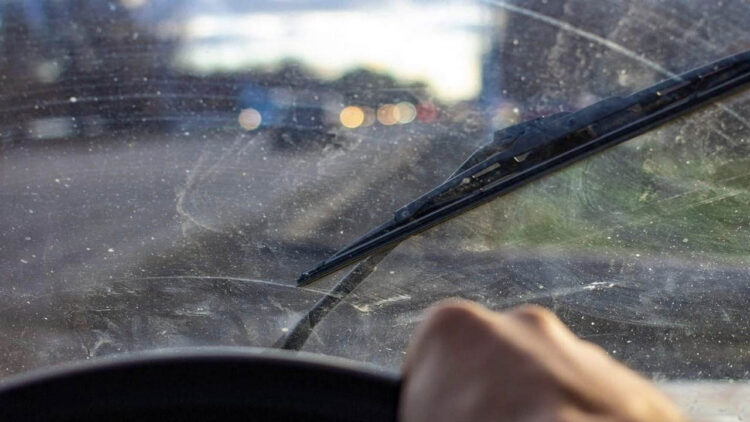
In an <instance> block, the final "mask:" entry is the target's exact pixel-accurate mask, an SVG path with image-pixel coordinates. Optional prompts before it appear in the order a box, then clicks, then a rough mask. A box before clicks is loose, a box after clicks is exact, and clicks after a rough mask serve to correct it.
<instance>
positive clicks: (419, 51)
mask: <svg viewBox="0 0 750 422" xmlns="http://www.w3.org/2000/svg"><path fill="white" fill-rule="evenodd" d="M189 4H190V6H188V10H187V11H183V13H182V18H181V21H180V32H181V36H182V39H183V42H184V44H183V47H182V48H181V50H180V52H179V56H178V57H179V63H181V65H182V66H184V67H186V68H189V69H191V70H193V71H197V72H204V73H208V72H212V71H219V70H224V71H226V70H239V69H243V68H244V69H246V68H252V67H256V66H273V65H274V64H276V63H278V62H280V61H281V60H284V59H289V58H292V59H295V60H298V61H301V62H302V63H304V64H305V65H307V66H309V67H310V68H312V69H313V70H314V71H316V72H317V73H318V74H320V75H321V76H323V77H328V78H335V77H337V76H338V75H340V74H342V73H344V72H345V71H347V70H349V69H351V68H354V67H361V66H365V67H368V68H371V69H374V70H378V71H385V72H389V73H391V74H393V75H394V76H395V77H397V78H399V79H403V80H406V81H424V82H426V83H427V84H428V85H430V87H431V89H432V91H433V93H434V94H435V95H437V96H438V97H440V98H441V99H443V100H447V101H457V100H463V99H470V98H473V97H475V96H476V95H477V93H478V91H479V89H480V80H481V74H480V72H481V56H482V52H483V48H484V47H485V45H486V42H487V23H488V22H489V17H488V16H487V15H488V12H487V9H486V8H484V7H482V6H480V5H478V4H477V3H475V2H470V1H433V2H428V1H409V0H383V1H367V0H359V1H355V2H343V1H330V0H328V1H325V0H313V1H309V2H300V1H271V2H259V1H256V0H245V1H240V2H223V1H217V2H207V1H205V0H198V1H194V2H190V3H189ZM243 5H244V6H243Z"/></svg>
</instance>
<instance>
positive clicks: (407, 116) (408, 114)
mask: <svg viewBox="0 0 750 422" xmlns="http://www.w3.org/2000/svg"><path fill="white" fill-rule="evenodd" d="M416 117H417V108H416V107H414V104H412V103H409V102H406V101H404V102H402V103H398V104H396V118H397V119H398V122H399V123H401V124H404V125H405V124H407V123H411V122H413V121H414V119H415V118H416Z"/></svg>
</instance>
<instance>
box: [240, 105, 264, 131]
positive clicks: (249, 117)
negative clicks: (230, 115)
mask: <svg viewBox="0 0 750 422" xmlns="http://www.w3.org/2000/svg"><path fill="white" fill-rule="evenodd" d="M237 120H238V121H239V123H240V126H242V128H243V129H245V130H255V129H257V128H259V127H260V123H261V122H262V121H263V118H262V117H261V115H260V112H259V111H258V110H256V109H254V108H246V109H244V110H242V111H241V112H240V115H239V117H238V118H237Z"/></svg>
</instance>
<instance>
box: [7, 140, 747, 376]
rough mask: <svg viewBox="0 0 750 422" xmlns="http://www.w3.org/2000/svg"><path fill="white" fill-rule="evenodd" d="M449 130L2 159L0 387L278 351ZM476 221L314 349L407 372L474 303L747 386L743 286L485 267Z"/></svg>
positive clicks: (383, 274) (439, 239) (522, 260)
mask: <svg viewBox="0 0 750 422" xmlns="http://www.w3.org/2000/svg"><path fill="white" fill-rule="evenodd" d="M451 129H452V128H450V127H440V126H436V127H429V126H413V127H411V128H408V129H404V128H383V127H379V128H369V129H363V130H360V131H353V132H342V133H339V134H337V137H336V138H335V140H334V141H332V142H327V143H314V142H313V143H310V144H308V145H301V146H298V147H289V146H286V147H284V146H280V145H279V144H278V143H276V138H274V136H273V134H272V133H263V132H261V133H242V132H227V131H221V132H216V131H206V132H202V133H201V132H189V131H180V132H175V133H171V134H164V133H154V134H145V133H137V134H133V133H126V132H118V133H117V134H115V135H112V136H109V137H100V138H90V139H84V140H69V141H49V140H48V141H45V142H39V141H37V142H35V143H28V144H18V145H15V146H12V147H9V148H5V149H4V150H3V151H2V159H1V160H0V213H2V215H3V218H2V220H0V275H1V276H2V283H1V284H0V362H1V363H2V365H1V366H0V376H2V375H7V374H12V373H16V372H20V371H23V370H27V369H31V368H35V367H38V366H42V365H46V364H51V363H58V362H66V361H70V360H76V359H88V358H93V357H97V356H102V355H108V354H112V353H118V352H125V351H133V350H145V349H157V348H164V347H182V346H200V345H242V346H270V345H272V344H274V342H275V341H276V340H277V339H278V338H280V337H281V336H283V335H284V334H285V333H286V332H287V331H288V329H289V328H290V327H291V326H293V324H294V323H295V322H296V321H297V320H298V319H299V318H300V317H301V316H302V315H303V312H305V311H306V310H307V309H309V308H310V307H311V306H312V305H313V304H314V303H315V302H316V301H317V300H318V299H320V298H321V297H322V296H323V295H325V294H326V291H327V289H328V288H330V286H331V283H332V282H334V281H335V280H336V279H337V277H339V276H340V275H333V276H331V277H328V278H327V279H325V280H322V281H321V282H319V283H316V284H315V285H313V286H312V287H310V288H308V289H297V288H295V287H293V283H294V280H295V279H296V276H297V275H298V274H299V273H300V272H301V271H302V270H304V269H307V268H308V267H309V266H311V265H313V264H314V263H316V262H317V261H318V260H319V259H321V258H323V257H325V256H326V255H327V254H329V253H330V252H332V251H333V250H335V249H336V248H337V247H338V246H340V245H343V244H346V243H347V242H348V241H350V240H352V239H354V238H355V237H357V236H358V235H359V234H361V233H363V232H365V231H366V230H367V229H368V228H369V227H371V226H373V225H375V224H377V223H380V222H382V221H383V220H384V219H386V218H388V216H389V215H390V212H391V211H392V210H394V209H396V208H397V207H398V206H400V205H402V204H404V203H405V202H407V201H408V200H409V199H411V198H413V197H414V196H416V195H417V194H419V193H421V192H423V191H424V190H426V189H427V188H429V187H431V186H432V185H434V184H435V183H437V182H438V181H440V180H441V179H442V178H443V177H445V175H447V174H448V173H449V172H450V171H451V169H452V168H454V167H455V166H456V165H457V164H458V163H459V162H460V161H461V160H462V159H463V157H465V156H466V155H467V154H468V153H469V152H470V151H471V150H472V149H473V148H474V146H475V145H476V142H478V141H479V138H477V140H476V141H474V140H471V141H467V136H466V132H465V131H461V130H451ZM458 129H460V128H458ZM451 133H459V134H460V136H457V135H451ZM445 134H447V135H445ZM470 139H471V138H470ZM475 212H477V211H475ZM472 218H476V214H474V216H473V217H472V216H466V217H462V218H461V219H459V220H457V222H456V223H454V224H447V225H443V226H440V227H438V228H436V229H434V230H431V231H429V232H427V233H425V234H424V235H422V236H419V237H417V238H415V239H412V240H409V241H407V242H405V243H404V244H403V245H402V246H400V247H399V248H397V249H396V250H395V251H394V253H393V254H392V255H391V256H389V257H388V258H386V260H385V261H383V263H381V265H379V267H378V269H377V270H376V271H375V273H373V275H372V276H371V277H370V278H368V279H367V280H366V281H365V282H364V283H363V285H362V286H360V288H359V289H357V290H356V291H355V292H354V294H353V295H352V296H351V297H349V298H347V299H346V300H345V301H344V302H343V304H342V305H341V306H339V307H338V308H337V309H336V310H335V311H334V312H333V313H332V314H331V315H330V316H329V318H328V319H326V320H325V321H324V322H323V323H322V324H321V326H320V327H319V329H318V330H317V331H316V332H315V333H314V335H313V336H312V337H311V338H310V341H309V343H308V344H307V346H306V349H307V350H310V351H315V352H322V353H327V354H333V355H339V356H345V357H349V358H354V359H359V360H363V361H369V362H374V363H378V364H381V365H385V366H391V367H397V366H398V365H399V363H400V359H401V357H402V354H403V350H404V349H405V346H406V343H407V341H408V335H409V333H410V331H411V329H412V328H413V327H414V326H415V325H416V324H417V323H418V322H419V318H420V317H419V315H420V312H421V311H422V310H423V309H424V308H425V307H426V306H428V305H429V304H430V303H432V302H434V301H436V300H439V299H441V298H445V297H450V296H463V297H467V298H470V299H474V300H479V301H481V302H484V303H485V304H487V305H488V306H492V307H494V308H496V309H501V308H504V307H508V306H512V305H515V304H519V303H525V302H536V303H541V304H543V305H546V306H549V307H552V308H554V309H555V310H556V312H557V313H558V314H559V315H561V316H562V317H563V318H564V319H565V321H566V322H567V323H569V324H571V325H572V326H573V328H574V330H575V331H576V332H577V333H578V334H580V335H582V336H584V337H586V338H589V339H591V340H592V341H595V342H597V343H599V344H601V345H602V346H604V347H606V348H607V350H609V351H610V352H611V353H613V354H614V355H615V356H616V357H618V358H620V359H622V360H624V361H626V362H627V363H629V364H631V365H633V366H635V367H636V368H638V369H641V370H643V371H645V372H648V373H650V374H653V375H664V376H669V377H677V378H696V377H697V378H701V377H734V378H738V377H746V376H747V372H746V368H747V367H748V365H749V364H750V361H748V359H750V358H749V357H748V355H747V352H746V350H747V347H748V345H750V333H748V331H747V327H748V326H750V324H748V319H747V318H748V316H747V313H746V311H745V309H746V306H747V303H748V302H749V301H750V290H748V286H747V283H746V280H747V273H746V270H745V269H743V268H716V267H710V266H709V267H703V266H702V264H700V263H695V262H685V261H679V260H671V261H670V260H664V259H656V258H653V259H652V258H647V257H644V258H643V259H641V260H637V261H634V260H632V259H630V258H624V257H619V256H617V257H615V258H612V257H609V258H607V259H603V258H602V257H599V256H596V255H590V254H589V255H586V254H583V255H581V254H577V255H576V253H573V252H570V253H567V252H565V251H562V252H561V251H555V252H550V251H543V250H538V251H528V250H526V251H524V250H475V249H472V247H467V246H466V245H467V244H469V246H470V244H471V242H470V239H471V236H472V235H474V234H477V233H476V230H477V229H476V228H471V225H470V224H469V222H470V221H471V219H472ZM467 227H468V228H467ZM458 245H462V246H460V247H459V246H458ZM696 315H699V317H696Z"/></svg>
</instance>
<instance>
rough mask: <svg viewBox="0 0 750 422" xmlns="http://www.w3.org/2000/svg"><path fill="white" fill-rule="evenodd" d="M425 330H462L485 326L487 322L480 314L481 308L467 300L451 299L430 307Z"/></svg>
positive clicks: (487, 324) (458, 331)
mask: <svg viewBox="0 0 750 422" xmlns="http://www.w3.org/2000/svg"><path fill="white" fill-rule="evenodd" d="M425 326H426V329H427V331H428V332H429V331H438V332H449V333H450V332H456V333H460V332H464V331H466V330H478V329H483V328H487V327H488V326H489V322H488V321H487V320H486V318H484V317H483V316H482V315H481V308H480V307H479V305H476V304H474V303H472V302H468V301H458V300H451V301H446V302H442V303H439V304H437V305H435V306H434V307H432V308H431V309H430V310H429V311H428V313H427V317H426V319H425Z"/></svg>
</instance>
